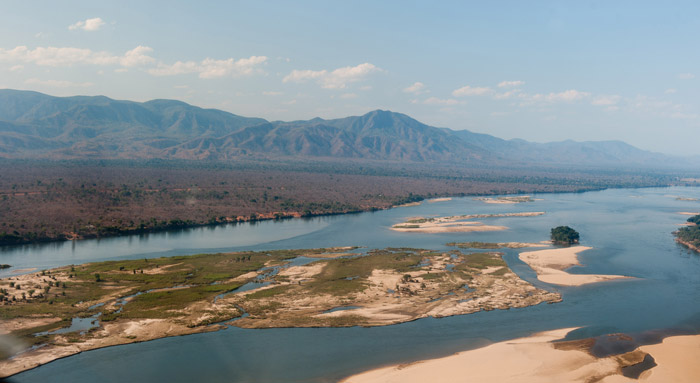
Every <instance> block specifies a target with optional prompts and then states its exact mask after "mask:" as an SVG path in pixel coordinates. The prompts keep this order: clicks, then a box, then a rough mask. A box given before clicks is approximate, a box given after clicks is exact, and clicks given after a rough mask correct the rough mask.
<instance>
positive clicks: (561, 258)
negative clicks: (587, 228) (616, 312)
mask: <svg viewBox="0 0 700 383" xmlns="http://www.w3.org/2000/svg"><path fill="white" fill-rule="evenodd" d="M589 249H591V248H590V247H586V246H571V247H563V248H556V249H546V250H538V251H529V252H524V253H520V260H521V261H523V262H525V263H527V264H528V266H530V267H531V268H532V269H533V270H534V271H535V272H536V273H537V279H539V280H540V281H542V282H545V283H550V284H554V285H560V286H581V285H585V284H589V283H596V282H603V281H608V280H613V279H622V278H630V277H626V276H624V275H604V274H570V273H567V272H566V271H564V270H565V269H568V268H569V267H571V266H579V265H580V263H579V262H578V254H579V253H581V252H583V251H585V250H589Z"/></svg>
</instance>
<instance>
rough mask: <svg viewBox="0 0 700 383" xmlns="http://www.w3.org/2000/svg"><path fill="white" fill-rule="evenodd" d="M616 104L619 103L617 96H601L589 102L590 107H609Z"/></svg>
mask: <svg viewBox="0 0 700 383" xmlns="http://www.w3.org/2000/svg"><path fill="white" fill-rule="evenodd" d="M618 102H620V96H618V95H602V96H598V97H596V98H594V99H593V101H591V105H602V106H610V105H616V104H617V103H618Z"/></svg>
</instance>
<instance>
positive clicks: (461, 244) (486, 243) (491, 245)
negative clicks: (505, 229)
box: [445, 242, 506, 249]
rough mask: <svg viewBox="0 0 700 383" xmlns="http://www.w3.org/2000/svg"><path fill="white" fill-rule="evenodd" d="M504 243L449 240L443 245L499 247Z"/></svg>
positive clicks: (462, 247) (479, 247)
mask: <svg viewBox="0 0 700 383" xmlns="http://www.w3.org/2000/svg"><path fill="white" fill-rule="evenodd" d="M504 245H506V244H504V243H491V242H450V243H446V244H445V246H453V247H459V248H460V249H501V248H503V247H506V246H504Z"/></svg>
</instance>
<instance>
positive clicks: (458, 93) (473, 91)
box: [452, 85, 492, 97]
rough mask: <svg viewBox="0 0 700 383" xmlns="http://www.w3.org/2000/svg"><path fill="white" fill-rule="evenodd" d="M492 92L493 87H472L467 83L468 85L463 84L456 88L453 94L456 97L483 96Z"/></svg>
mask: <svg viewBox="0 0 700 383" xmlns="http://www.w3.org/2000/svg"><path fill="white" fill-rule="evenodd" d="M491 92H492V90H491V88H481V87H471V86H469V85H466V86H463V87H461V88H459V89H456V90H454V91H453V92H452V95H453V96H455V97H464V96H483V95H485V94H488V93H491Z"/></svg>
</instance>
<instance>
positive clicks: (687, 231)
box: [674, 214, 700, 252]
mask: <svg viewBox="0 0 700 383" xmlns="http://www.w3.org/2000/svg"><path fill="white" fill-rule="evenodd" d="M687 222H688V226H686V227H683V228H681V229H679V230H678V231H676V232H675V233H674V234H675V235H676V241H678V243H680V244H682V245H685V246H686V247H688V248H690V249H692V250H695V251H698V252H700V226H698V224H700V214H698V215H694V216H692V217H690V218H688V221H687Z"/></svg>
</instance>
